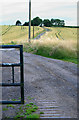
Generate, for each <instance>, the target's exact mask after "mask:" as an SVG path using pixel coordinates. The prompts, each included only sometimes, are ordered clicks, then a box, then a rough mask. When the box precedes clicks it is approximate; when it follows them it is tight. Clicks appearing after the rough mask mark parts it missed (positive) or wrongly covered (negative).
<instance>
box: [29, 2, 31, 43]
mask: <svg viewBox="0 0 79 120" xmlns="http://www.w3.org/2000/svg"><path fill="white" fill-rule="evenodd" d="M30 39H31V0H29V42H30Z"/></svg>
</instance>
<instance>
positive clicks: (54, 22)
mask: <svg viewBox="0 0 79 120" xmlns="http://www.w3.org/2000/svg"><path fill="white" fill-rule="evenodd" d="M51 22H52V25H55V26H64V25H65V21H64V20H60V19H53V18H52V19H51Z"/></svg>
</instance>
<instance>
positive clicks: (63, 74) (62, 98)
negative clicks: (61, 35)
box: [3, 50, 77, 118]
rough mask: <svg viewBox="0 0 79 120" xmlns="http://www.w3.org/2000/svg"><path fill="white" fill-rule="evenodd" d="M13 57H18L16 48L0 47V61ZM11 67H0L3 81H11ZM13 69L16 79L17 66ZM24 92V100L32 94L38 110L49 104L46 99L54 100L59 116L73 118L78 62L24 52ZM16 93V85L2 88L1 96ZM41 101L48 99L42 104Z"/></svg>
mask: <svg viewBox="0 0 79 120" xmlns="http://www.w3.org/2000/svg"><path fill="white" fill-rule="evenodd" d="M15 61H16V62H18V61H19V51H17V50H15V51H7V50H6V51H5V50H3V62H15ZM10 71H11V69H10V68H7V69H5V68H4V69H3V78H4V80H5V81H6V80H8V82H10V79H11V77H10V76H9V74H11V72H10ZM15 71H16V72H15V79H16V80H19V77H18V75H19V70H18V68H16V70H15ZM4 80H3V81H4ZM6 89H7V90H6ZM24 92H25V100H26V98H27V96H31V97H34V101H35V103H36V104H37V105H38V106H39V110H40V111H41V110H44V112H45V109H47V108H45V107H46V106H48V108H49V105H48V102H50V101H51V102H55V103H54V106H57V107H58V108H57V109H59V112H60V116H59V117H65V118H76V117H77V65H76V64H74V63H69V62H64V61H61V60H55V59H50V58H45V57H42V56H38V55H33V54H30V53H25V52H24ZM19 96H20V94H19V88H16V89H14V88H13V89H10V88H5V89H3V99H10V98H12V99H13V98H16V99H18V97H19ZM44 102H45V103H46V102H47V104H45V106H44V104H43V103H44ZM39 103H40V104H39ZM49 104H51V103H49ZM50 108H51V107H50ZM51 110H52V109H51ZM52 111H53V110H52ZM52 111H49V110H48V111H46V112H50V113H51V112H52ZM5 113H6V111H5V112H3V117H5V116H6V114H5ZM7 114H8V113H7ZM47 115H48V116H47ZM53 115H54V114H53ZM53 115H52V117H53ZM46 116H47V117H50V118H51V115H50V114H49V113H48V114H47V113H46ZM46 116H43V117H46ZM55 117H57V116H55Z"/></svg>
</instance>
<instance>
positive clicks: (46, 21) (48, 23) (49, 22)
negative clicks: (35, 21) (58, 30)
mask: <svg viewBox="0 0 79 120" xmlns="http://www.w3.org/2000/svg"><path fill="white" fill-rule="evenodd" d="M43 23H44V26H46V27H51V26H52V22H51V21H50V20H49V19H44V21H43Z"/></svg>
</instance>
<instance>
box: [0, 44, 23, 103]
mask: <svg viewBox="0 0 79 120" xmlns="http://www.w3.org/2000/svg"><path fill="white" fill-rule="evenodd" d="M6 48H8V49H9V48H19V50H20V63H1V64H0V67H12V83H0V86H4V87H7V86H8V87H11V86H20V88H21V100H20V101H0V104H24V72H23V45H0V49H6ZM17 66H19V67H20V82H19V83H15V80H14V67H17Z"/></svg>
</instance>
